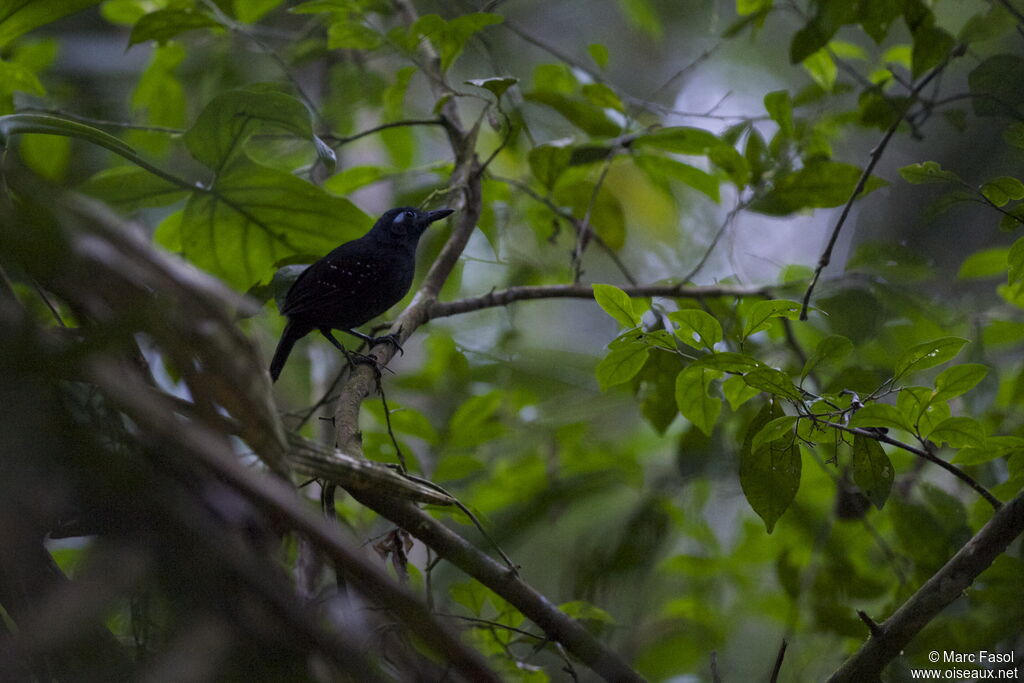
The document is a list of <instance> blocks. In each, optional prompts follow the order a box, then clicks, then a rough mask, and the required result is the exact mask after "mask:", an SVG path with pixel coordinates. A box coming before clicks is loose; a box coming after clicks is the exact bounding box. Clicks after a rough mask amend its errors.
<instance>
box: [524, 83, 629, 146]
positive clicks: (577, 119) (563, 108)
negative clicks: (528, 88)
mask: <svg viewBox="0 0 1024 683" xmlns="http://www.w3.org/2000/svg"><path fill="white" fill-rule="evenodd" d="M523 97H525V98H526V99H527V100H529V101H530V102H536V103H538V104H543V105H545V106H548V107H551V108H552V109H554V110H555V111H557V112H558V113H559V114H561V115H562V116H564V117H565V118H566V119H567V120H568V121H569V123H571V124H573V125H574V126H576V127H577V128H579V129H580V130H582V131H583V132H584V133H587V134H588V135H593V136H595V137H608V138H610V137H615V136H616V135H618V134H619V133H620V132H621V130H622V127H621V126H620V125H619V124H617V123H615V122H614V121H612V120H611V119H610V118H608V115H607V114H605V113H604V110H602V109H601V108H600V107H597V106H595V105H594V104H593V103H591V102H590V100H587V99H585V98H583V97H578V96H575V95H563V94H561V93H557V92H551V91H549V90H534V91H532V92H528V93H526V94H525V95H523Z"/></svg>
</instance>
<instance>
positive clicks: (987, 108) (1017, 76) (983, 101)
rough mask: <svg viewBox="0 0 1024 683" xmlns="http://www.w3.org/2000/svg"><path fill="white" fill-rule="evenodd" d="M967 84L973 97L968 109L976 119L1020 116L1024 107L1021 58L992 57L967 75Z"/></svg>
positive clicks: (1023, 78)
mask: <svg viewBox="0 0 1024 683" xmlns="http://www.w3.org/2000/svg"><path fill="white" fill-rule="evenodd" d="M967 84H968V86H969V87H970V89H971V92H972V93H973V94H974V95H976V97H974V98H972V99H971V105H972V106H973V107H974V113H975V114H977V115H978V116H1007V115H1010V116H1014V115H1015V113H1016V115H1019V112H1020V107H1021V105H1022V104H1024V57H1021V56H1020V55H1015V54H999V55H993V56H992V57H989V58H988V59H986V60H985V61H984V62H982V63H981V64H979V65H978V66H977V67H975V68H974V70H973V71H971V73H969V74H968V75H967Z"/></svg>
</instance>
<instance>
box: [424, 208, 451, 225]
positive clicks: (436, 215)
mask: <svg viewBox="0 0 1024 683" xmlns="http://www.w3.org/2000/svg"><path fill="white" fill-rule="evenodd" d="M453 213H455V209H438V210H437V211H430V212H429V213H427V223H433V222H434V221H439V220H441V219H442V218H447V217H448V216H450V215H452V214H453Z"/></svg>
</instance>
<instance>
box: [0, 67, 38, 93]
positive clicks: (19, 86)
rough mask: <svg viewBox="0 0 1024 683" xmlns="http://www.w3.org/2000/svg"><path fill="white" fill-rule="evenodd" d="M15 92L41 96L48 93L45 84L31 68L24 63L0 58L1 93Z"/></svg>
mask: <svg viewBox="0 0 1024 683" xmlns="http://www.w3.org/2000/svg"><path fill="white" fill-rule="evenodd" d="M15 92H24V93H28V94H30V95H38V96H40V97H42V96H43V95H45V94H46V90H45V89H44V88H43V84H42V83H40V82H39V78H38V77H37V76H36V75H35V74H34V73H33V72H32V70H31V69H29V68H28V67H26V66H25V65H24V64H18V63H17V62H5V61H2V60H0V93H2V94H3V95H5V96H9V95H11V94H12V93H15Z"/></svg>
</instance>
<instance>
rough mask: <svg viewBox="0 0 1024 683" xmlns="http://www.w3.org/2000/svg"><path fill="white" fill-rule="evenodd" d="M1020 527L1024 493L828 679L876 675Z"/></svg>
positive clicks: (1023, 527) (837, 682)
mask: <svg viewBox="0 0 1024 683" xmlns="http://www.w3.org/2000/svg"><path fill="white" fill-rule="evenodd" d="M1022 532H1024V493H1021V494H1018V495H1017V497H1016V498H1014V499H1013V500H1011V501H1010V502H1009V503H1007V504H1006V505H1004V506H1003V507H1002V509H1000V510H998V511H997V512H996V513H995V515H993V516H992V519H990V520H989V522H988V524H986V525H985V526H984V527H982V529H981V531H979V532H978V533H977V534H975V536H974V537H973V538H972V539H971V540H970V541H968V542H967V543H966V544H965V545H964V547H963V548H961V549H960V550H959V551H958V552H957V553H956V555H954V556H953V557H952V558H951V559H950V560H949V562H947V563H946V564H945V565H944V566H943V567H942V569H940V570H939V571H937V572H936V573H935V574H934V575H932V577H931V578H930V579H928V581H927V582H926V583H925V584H924V585H923V586H921V588H919V589H918V590H917V592H916V593H914V594H913V595H912V596H911V597H910V599H908V600H907V601H906V602H905V603H903V605H902V606H900V608H899V609H897V610H896V611H895V612H894V613H893V615H892V616H891V617H889V618H888V619H886V620H885V621H884V622H882V623H881V624H878V625H877V632H875V633H872V635H871V637H870V638H869V639H868V641H867V642H866V643H864V645H863V646H861V648H860V649H859V650H858V651H857V652H856V653H855V654H854V655H853V656H852V657H850V658H849V659H848V660H846V662H845V663H844V664H843V665H842V667H840V668H839V670H837V671H836V672H835V673H833V674H832V676H831V678H829V679H828V680H829V683H858V682H861V681H878V680H880V677H881V674H882V670H883V669H884V668H885V667H886V665H887V664H888V663H889V662H890V661H891V660H892V659H894V658H895V657H897V656H898V655H899V654H900V652H901V651H902V650H903V648H905V647H906V646H907V644H908V643H910V641H911V640H912V639H913V638H914V636H916V635H917V634H918V632H919V631H920V630H921V629H922V628H924V627H925V626H926V625H927V624H928V623H929V622H930V621H931V620H932V619H934V618H935V617H936V616H937V615H938V614H939V612H941V611H942V610H943V609H944V608H945V607H946V606H947V605H949V604H950V603H952V602H953V601H954V600H956V599H957V598H959V597H961V596H962V595H963V592H964V590H966V589H967V587H968V586H970V585H971V584H972V583H973V582H974V580H975V579H976V578H977V577H978V575H979V574H981V573H982V572H983V571H985V569H987V568H988V566H989V565H991V564H992V562H993V561H994V560H995V559H996V557H998V556H999V555H1000V554H1002V553H1003V552H1004V551H1005V550H1006V548H1007V547H1008V546H1009V545H1010V543H1011V542H1012V541H1013V540H1014V539H1015V538H1017V537H1018V536H1020V534H1021V533H1022Z"/></svg>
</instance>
